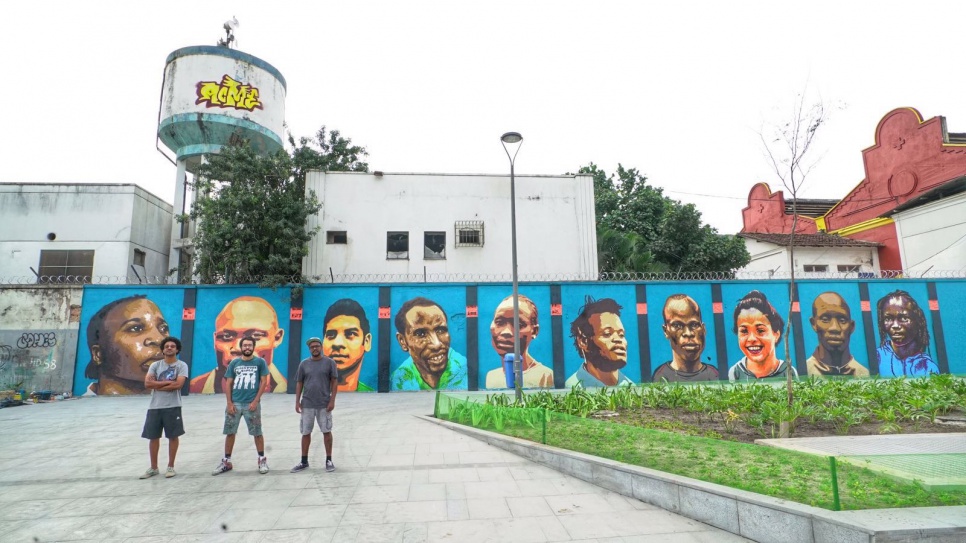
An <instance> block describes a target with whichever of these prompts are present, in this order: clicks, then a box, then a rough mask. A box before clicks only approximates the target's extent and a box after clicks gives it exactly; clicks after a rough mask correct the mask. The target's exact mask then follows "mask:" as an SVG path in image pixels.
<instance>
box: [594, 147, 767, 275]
mask: <svg viewBox="0 0 966 543" xmlns="http://www.w3.org/2000/svg"><path fill="white" fill-rule="evenodd" d="M579 173H582V174H589V175H592V176H593V178H594V204H595V211H596V220H597V259H598V264H599V267H600V270H601V271H602V272H605V273H606V272H661V271H676V272H706V271H732V270H734V269H736V268H740V267H742V266H744V265H745V264H747V263H748V262H749V260H750V257H749V255H748V251H747V250H746V249H745V245H744V243H743V242H742V241H741V240H740V239H738V238H736V237H735V236H723V235H720V234H718V232H717V230H715V229H714V228H712V227H711V226H709V225H706V224H703V223H702V221H701V213H700V212H699V211H698V210H697V208H696V207H695V206H694V205H693V204H687V205H684V204H681V203H680V202H678V201H676V200H672V199H671V198H668V197H667V196H665V195H664V191H663V190H662V189H661V188H659V187H654V186H652V185H649V184H648V183H647V178H646V177H645V176H644V175H643V174H641V173H640V172H639V171H638V170H637V169H636V168H624V166H623V165H620V164H618V166H617V172H616V174H613V175H608V174H607V172H605V171H604V170H602V169H600V168H599V167H598V166H597V165H596V164H593V163H591V164H589V165H588V166H584V167H582V168H580V170H579Z"/></svg>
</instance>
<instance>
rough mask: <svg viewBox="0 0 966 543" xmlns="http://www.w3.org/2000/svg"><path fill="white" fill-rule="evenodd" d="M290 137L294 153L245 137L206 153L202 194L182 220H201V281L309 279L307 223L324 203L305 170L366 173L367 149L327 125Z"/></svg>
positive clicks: (199, 178) (198, 181)
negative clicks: (258, 146)
mask: <svg viewBox="0 0 966 543" xmlns="http://www.w3.org/2000/svg"><path fill="white" fill-rule="evenodd" d="M289 143H290V145H291V147H292V149H291V151H290V152H289V151H285V150H281V151H278V152H277V153H274V154H271V155H267V156H265V155H259V154H258V153H256V152H255V151H254V150H253V149H252V148H251V146H249V145H247V143H245V142H241V143H239V144H236V145H229V146H226V147H224V148H222V150H221V151H220V152H219V153H217V154H211V155H206V157H205V158H206V161H205V162H204V163H203V164H202V165H201V166H200V167H199V169H198V172H197V174H196V176H195V180H194V182H193V183H192V185H193V187H194V189H195V191H196V194H197V195H198V198H197V200H196V201H195V203H194V204H193V205H192V207H191V212H190V213H189V214H188V215H187V216H186V217H181V218H180V220H182V221H184V220H187V219H188V218H190V219H191V220H194V221H196V222H197V224H198V228H197V233H196V234H195V236H194V238H193V245H194V249H195V251H194V252H195V257H194V259H193V273H194V274H195V275H196V276H197V277H198V278H199V279H200V280H201V282H202V283H227V284H235V283H252V282H258V283H260V284H261V285H265V286H278V285H284V284H288V283H294V282H304V277H302V258H303V257H305V256H306V255H307V254H308V243H309V241H311V239H312V238H313V237H314V236H315V235H316V234H317V233H318V230H317V229H316V230H313V231H307V230H306V228H305V224H306V221H307V219H308V217H309V216H310V215H313V214H315V213H318V211H319V209H321V207H322V206H321V204H320V203H319V200H318V198H317V196H316V195H315V193H314V192H311V191H310V193H309V194H308V195H306V193H305V176H306V173H307V172H308V171H310V170H324V171H363V172H364V171H368V168H369V165H368V164H367V163H366V162H363V161H362V158H364V157H365V156H367V155H368V153H367V152H366V150H365V148H364V147H359V146H356V145H353V144H352V140H350V139H348V138H343V137H342V136H341V135H340V134H339V131H337V130H333V131H331V132H328V133H326V129H325V127H324V126H323V127H322V128H321V129H320V130H319V131H318V132H317V133H316V135H315V137H314V138H300V139H299V141H298V144H296V142H295V139H294V138H293V137H292V136H291V135H290V136H289Z"/></svg>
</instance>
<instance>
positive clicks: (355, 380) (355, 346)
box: [322, 298, 373, 392]
mask: <svg viewBox="0 0 966 543" xmlns="http://www.w3.org/2000/svg"><path fill="white" fill-rule="evenodd" d="M322 336H323V339H322V354H324V355H325V356H327V357H329V358H331V359H332V360H335V364H336V366H337V367H338V369H339V392H354V391H360V392H372V391H373V388H372V387H370V386H368V385H366V384H365V383H363V382H362V381H360V380H359V376H360V375H361V373H362V361H363V359H364V358H365V356H366V353H367V352H369V350H370V349H372V334H371V333H369V319H367V318H366V312H365V310H364V309H362V306H361V305H359V302H357V301H355V300H351V299H349V298H343V299H341V300H336V301H335V302H334V303H333V304H332V305H330V306H329V309H328V310H327V311H326V312H325V318H324V319H323V322H322Z"/></svg>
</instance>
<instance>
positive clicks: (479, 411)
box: [440, 395, 966, 509]
mask: <svg viewBox="0 0 966 543" xmlns="http://www.w3.org/2000/svg"><path fill="white" fill-rule="evenodd" d="M493 403H494V402H492V401H491V403H490V404H481V403H473V402H470V401H469V399H467V400H465V401H464V400H461V399H457V398H454V397H450V396H446V395H442V396H441V399H440V404H441V408H440V416H441V417H442V418H445V419H448V420H452V421H453V422H459V423H461V424H467V425H470V426H474V427H477V428H481V429H486V430H490V431H497V432H499V433H502V434H505V435H510V436H514V437H519V438H523V439H528V440H531V441H536V442H541V441H542V440H543V436H544V433H543V432H544V430H543V417H544V416H545V413H546V414H548V415H549V418H548V420H547V423H546V443H547V444H548V445H552V446H555V447H560V448H562V449H568V450H572V451H577V452H582V453H586V454H592V455H595V456H599V457H602V458H608V459H611V460H617V461H619V462H625V463H628V464H633V465H637V466H642V467H646V468H651V469H655V470H659V471H663V472H666V473H673V474H676V475H682V476H685V477H691V478H694V479H698V480H701V481H706V482H710V483H716V484H720V485H724V486H728V487H731V488H736V489H741V490H747V491H750V492H756V493H759V494H764V495H766V496H772V497H775V498H781V499H786V500H790V501H795V502H798V503H803V504H808V505H813V506H816V507H822V508H826V509H832V508H833V503H834V501H833V491H832V483H831V472H830V467H829V461H828V458H826V457H820V456H814V455H808V454H804V453H798V452H795V451H788V450H784V449H776V448H771V447H764V446H761V445H753V444H747V443H737V442H733V441H725V440H720V439H710V438H705V437H697V436H688V435H682V434H678V433H673V432H665V431H661V430H653V429H647V428H640V427H635V426H627V425H623V424H618V423H613V422H604V421H600V420H596V419H588V418H582V417H579V416H571V415H565V414H562V413H557V412H550V411H545V410H544V409H543V408H540V409H534V408H529V409H528V408H521V407H514V406H510V405H505V404H506V402H505V401H504V402H502V403H503V404H504V405H493ZM496 403H497V404H499V403H501V402H500V401H497V402H496ZM498 426H499V428H497V427H498ZM838 481H839V495H840V501H841V507H842V509H879V508H890V507H923V506H940V505H964V504H966V492H929V491H927V490H925V489H924V488H922V487H921V486H920V485H918V484H915V483H903V482H899V481H896V480H893V479H891V478H889V477H886V476H884V475H881V474H878V473H876V472H873V471H871V470H869V469H866V468H863V467H860V466H855V465H850V464H846V463H839V464H838Z"/></svg>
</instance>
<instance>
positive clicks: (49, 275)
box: [37, 250, 94, 283]
mask: <svg viewBox="0 0 966 543" xmlns="http://www.w3.org/2000/svg"><path fill="white" fill-rule="evenodd" d="M93 274H94V251H86V250H81V251H40V271H39V272H38V275H39V276H40V277H38V278H37V282H38V283H47V282H52V281H56V282H66V281H68V279H66V277H68V276H69V277H70V279H69V281H70V282H73V283H90V282H91V276H92V275H93Z"/></svg>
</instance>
